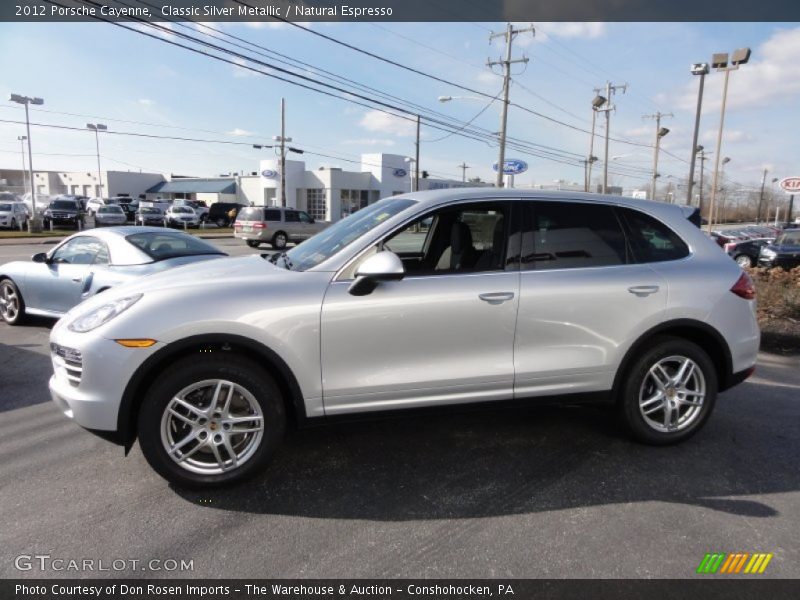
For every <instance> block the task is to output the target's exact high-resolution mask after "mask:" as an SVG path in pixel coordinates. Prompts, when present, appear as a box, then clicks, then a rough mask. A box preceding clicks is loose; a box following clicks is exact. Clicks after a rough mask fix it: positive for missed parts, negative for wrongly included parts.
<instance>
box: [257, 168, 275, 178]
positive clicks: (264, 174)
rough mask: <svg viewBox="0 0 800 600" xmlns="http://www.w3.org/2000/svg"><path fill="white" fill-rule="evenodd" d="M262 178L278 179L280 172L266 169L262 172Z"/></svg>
mask: <svg viewBox="0 0 800 600" xmlns="http://www.w3.org/2000/svg"><path fill="white" fill-rule="evenodd" d="M261 176H262V177H266V178H267V179H275V178H277V177H278V172H277V171H273V170H272V169H264V170H263V171H261Z"/></svg>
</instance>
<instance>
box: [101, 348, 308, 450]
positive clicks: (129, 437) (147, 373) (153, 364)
mask: <svg viewBox="0 0 800 600" xmlns="http://www.w3.org/2000/svg"><path fill="white" fill-rule="evenodd" d="M200 352H202V353H208V352H231V353H235V354H240V355H243V356H246V357H248V358H250V359H251V360H253V361H254V362H256V363H258V364H259V365H260V366H262V367H263V368H264V369H265V370H266V371H267V372H268V373H269V374H270V375H271V376H272V377H273V378H274V379H275V383H276V384H277V385H278V387H279V388H280V390H281V393H282V394H283V400H284V403H285V405H286V413H287V417H288V418H289V419H290V422H291V423H293V424H294V425H299V424H301V423H303V422H304V421H305V420H306V418H307V415H306V410H305V403H304V401H303V395H302V393H301V391H300V385H299V384H298V383H297V379H296V378H295V376H294V374H293V373H292V371H291V369H290V368H289V366H288V365H287V364H286V363H285V362H284V360H283V359H282V358H281V357H280V356H278V354H277V353H276V352H275V351H273V350H272V349H270V348H268V347H267V346H264V345H263V344H261V343H259V342H256V341H254V340H252V339H250V338H246V337H243V336H239V335H232V334H204V335H196V336H191V337H188V338H184V339H182V340H178V341H175V342H172V343H170V344H168V345H166V346H164V347H163V348H161V349H160V350H158V351H157V352H156V353H155V354H153V355H152V356H150V357H149V358H148V359H147V360H145V361H144V362H143V363H142V364H141V365H140V366H139V368H138V369H137V370H136V371H135V372H134V374H133V376H132V377H131V379H130V381H128V384H127V386H126V387H125V391H124V392H123V394H122V400H121V402H120V408H119V413H118V415H117V431H116V435H114V436H113V437H114V438H115V439H113V440H112V441H115V442H116V443H118V444H120V445H122V446H124V447H125V453H126V454H127V453H128V452H129V451H130V449H131V447H132V446H133V442H134V441H135V440H136V437H137V435H138V431H137V430H136V423H137V419H138V415H139V408H140V407H141V404H142V401H143V399H144V394H145V393H146V391H147V389H148V388H149V387H150V385H151V384H152V383H153V381H154V379H155V378H156V377H158V376H159V375H160V374H161V373H162V372H163V371H165V370H166V369H167V368H168V367H169V365H170V364H171V363H172V362H173V361H174V360H177V359H179V358H183V357H185V356H190V355H191V354H193V353H200Z"/></svg>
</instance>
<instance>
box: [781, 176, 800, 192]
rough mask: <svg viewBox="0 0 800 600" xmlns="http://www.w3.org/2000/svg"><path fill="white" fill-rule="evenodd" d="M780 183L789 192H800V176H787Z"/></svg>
mask: <svg viewBox="0 0 800 600" xmlns="http://www.w3.org/2000/svg"><path fill="white" fill-rule="evenodd" d="M778 185H780V186H781V189H782V190H783V191H784V192H786V193H787V194H800V177H786V178H785V179H781V182H780V183H779V184H778Z"/></svg>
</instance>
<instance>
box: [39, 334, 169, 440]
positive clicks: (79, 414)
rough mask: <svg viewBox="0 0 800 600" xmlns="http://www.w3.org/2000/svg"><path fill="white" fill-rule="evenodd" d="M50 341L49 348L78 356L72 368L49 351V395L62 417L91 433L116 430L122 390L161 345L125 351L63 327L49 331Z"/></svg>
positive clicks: (109, 342)
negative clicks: (50, 372)
mask: <svg viewBox="0 0 800 600" xmlns="http://www.w3.org/2000/svg"><path fill="white" fill-rule="evenodd" d="M50 342H51V348H53V347H55V348H58V347H60V348H64V349H67V350H72V351H75V352H77V353H79V354H80V357H81V360H80V367H79V368H76V366H75V365H76V362H75V360H72V361H70V362H68V361H65V360H64V358H63V357H62V356H59V354H58V353H57V352H54V351H53V350H51V360H52V363H53V371H54V373H53V376H52V377H51V378H50V396H51V398H52V400H53V402H54V403H55V404H56V406H58V408H59V409H60V410H61V412H63V413H64V415H66V416H67V417H68V418H70V419H72V420H74V421H75V422H76V423H78V425H80V426H82V427H84V428H86V429H90V430H93V431H95V432H115V431H117V429H118V418H119V407H120V403H121V401H122V395H123V393H124V391H125V387H126V386H127V384H128V382H129V381H130V379H131V377H132V376H133V374H134V372H135V371H136V369H137V368H138V367H139V366H140V365H141V364H142V363H143V362H144V361H145V360H147V358H148V357H149V356H151V355H152V354H153V353H155V352H156V351H157V350H158V349H159V348H160V347H162V346H163V344H161V343H158V344H155V345H154V346H151V347H150V348H125V347H124V346H121V345H119V344H117V343H116V342H115V341H113V340H109V339H106V338H104V337H101V336H100V335H97V334H93V333H91V332H90V333H74V332H71V331H69V330H68V329H67V328H66V327H63V326H61V327H59V326H57V327H56V328H55V329H54V330H53V332H52V334H51V335H50ZM54 344H55V346H53V345H54ZM68 355H71V354H69V353H68ZM73 356H74V355H73ZM104 437H109V436H108V435H106V436H104Z"/></svg>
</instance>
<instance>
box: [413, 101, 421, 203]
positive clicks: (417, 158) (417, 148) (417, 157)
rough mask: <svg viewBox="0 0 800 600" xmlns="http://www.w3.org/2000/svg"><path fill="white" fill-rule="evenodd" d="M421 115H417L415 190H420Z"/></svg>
mask: <svg viewBox="0 0 800 600" xmlns="http://www.w3.org/2000/svg"><path fill="white" fill-rule="evenodd" d="M419 121H420V118H419V115H417V141H416V143H415V144H414V146H415V155H414V191H415V192H418V191H419Z"/></svg>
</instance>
